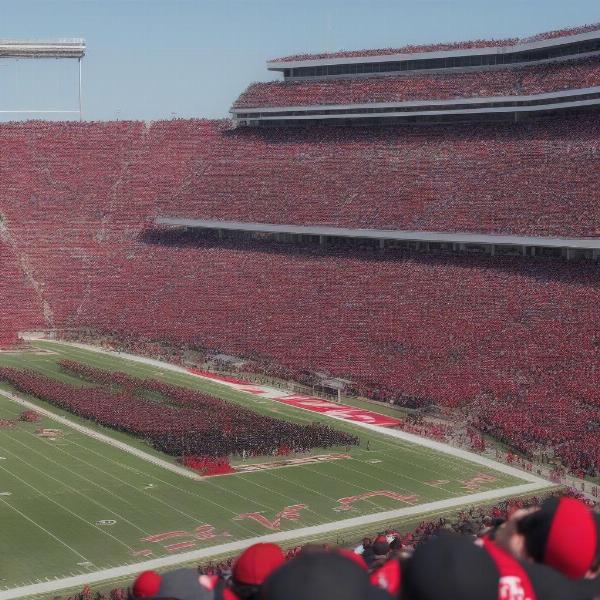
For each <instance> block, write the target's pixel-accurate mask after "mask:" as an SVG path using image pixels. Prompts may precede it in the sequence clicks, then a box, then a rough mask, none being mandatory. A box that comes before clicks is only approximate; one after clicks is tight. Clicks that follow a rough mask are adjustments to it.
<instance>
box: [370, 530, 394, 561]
mask: <svg viewBox="0 0 600 600" xmlns="http://www.w3.org/2000/svg"><path fill="white" fill-rule="evenodd" d="M372 549H373V554H374V555H375V558H376V559H381V558H385V557H386V556H387V554H388V552H389V551H390V545H389V544H388V541H387V538H386V536H385V535H378V536H377V537H376V538H375V541H374V542H373V546H372Z"/></svg>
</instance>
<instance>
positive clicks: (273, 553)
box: [231, 544, 285, 600]
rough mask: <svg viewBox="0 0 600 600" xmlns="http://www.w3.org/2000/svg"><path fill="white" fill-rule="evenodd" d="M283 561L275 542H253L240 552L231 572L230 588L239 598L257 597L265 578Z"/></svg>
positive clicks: (245, 599)
mask: <svg viewBox="0 0 600 600" xmlns="http://www.w3.org/2000/svg"><path fill="white" fill-rule="evenodd" d="M284 562H285V556H284V553H283V550H282V549H281V547H280V546H278V545H277V544H254V545H252V546H250V547H249V548H246V550H244V552H242V553H241V554H240V556H239V557H238V558H237V560H236V561H235V563H234V564H233V569H232V572H231V588H232V589H233V591H234V592H235V593H236V595H237V596H238V597H239V598H240V599H241V600H250V599H253V598H256V597H258V592H259V591H260V586H261V585H262V584H263V583H264V581H265V579H266V578H267V577H268V576H269V575H270V574H271V573H272V572H273V571H274V570H275V569H277V568H278V567H280V566H281V565H282V564H283V563H284Z"/></svg>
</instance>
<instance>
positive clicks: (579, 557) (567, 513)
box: [496, 497, 600, 579]
mask: <svg viewBox="0 0 600 600" xmlns="http://www.w3.org/2000/svg"><path fill="white" fill-rule="evenodd" d="M599 532H600V518H599V517H598V515H597V514H595V513H594V512H592V511H591V510H590V509H589V507H587V506H586V505H585V504H584V503H583V502H582V501H580V500H577V499H575V498H569V497H562V498H549V499H548V500H546V501H545V502H544V503H543V504H542V505H541V506H540V507H539V508H536V509H529V510H527V511H518V512H517V513H515V515H514V516H513V517H512V518H511V519H510V520H509V521H508V522H507V523H506V524H505V525H503V526H501V527H500V528H498V530H497V533H496V543H498V544H499V545H501V546H502V547H503V548H505V549H506V550H508V551H509V552H511V553H512V554H513V555H514V556H516V557H517V558H520V559H523V560H530V561H533V562H537V563H541V564H545V565H548V566H550V567H553V568H554V569H556V570H558V571H560V572H561V573H563V574H564V575H566V576H567V577H570V578H572V579H579V578H581V577H593V576H595V575H597V573H598V569H599V566H600V547H599V546H600V536H599Z"/></svg>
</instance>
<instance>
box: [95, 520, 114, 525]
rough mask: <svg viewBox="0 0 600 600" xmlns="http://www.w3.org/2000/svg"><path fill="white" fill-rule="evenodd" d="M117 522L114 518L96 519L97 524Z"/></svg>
mask: <svg viewBox="0 0 600 600" xmlns="http://www.w3.org/2000/svg"><path fill="white" fill-rule="evenodd" d="M115 523H116V521H115V520H113V519H102V520H101V521H96V525H114V524H115Z"/></svg>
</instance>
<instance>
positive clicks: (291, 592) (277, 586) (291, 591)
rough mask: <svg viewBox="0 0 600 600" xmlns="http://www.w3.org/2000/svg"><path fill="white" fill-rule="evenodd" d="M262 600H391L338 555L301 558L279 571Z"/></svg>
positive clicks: (273, 577) (269, 579)
mask: <svg viewBox="0 0 600 600" xmlns="http://www.w3.org/2000/svg"><path fill="white" fill-rule="evenodd" d="M260 598H261V600H390V599H391V598H392V597H391V596H390V595H388V594H387V592H384V591H383V590H382V589H379V588H377V587H375V586H373V585H371V583H370V581H369V576H368V574H367V572H366V571H365V569H364V568H361V567H360V566H359V565H357V564H356V563H355V562H354V561H353V560H351V559H349V558H347V557H346V556H342V555H341V554H339V553H336V552H325V551H323V552H311V553H310V554H301V555H300V556H298V557H296V558H294V559H293V560H291V561H290V562H288V563H286V564H285V565H283V566H282V567H281V568H280V569H277V571H275V572H274V573H273V574H272V575H271V576H270V577H269V578H268V579H267V580H266V581H265V584H264V586H263V590H262V594H261V596H260Z"/></svg>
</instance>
